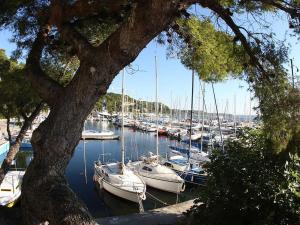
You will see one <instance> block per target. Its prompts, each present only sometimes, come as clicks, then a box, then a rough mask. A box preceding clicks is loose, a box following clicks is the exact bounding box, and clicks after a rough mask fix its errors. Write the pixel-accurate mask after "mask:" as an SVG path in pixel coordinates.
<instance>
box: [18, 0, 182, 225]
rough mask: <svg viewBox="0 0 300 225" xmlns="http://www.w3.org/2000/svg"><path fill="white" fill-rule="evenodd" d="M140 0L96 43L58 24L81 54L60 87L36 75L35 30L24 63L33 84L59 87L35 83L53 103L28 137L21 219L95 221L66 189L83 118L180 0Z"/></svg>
mask: <svg viewBox="0 0 300 225" xmlns="http://www.w3.org/2000/svg"><path fill="white" fill-rule="evenodd" d="M138 2H139V3H137V4H134V5H135V6H134V7H133V9H132V10H133V12H132V15H131V16H130V17H129V18H128V20H126V21H125V22H124V23H123V24H122V25H121V26H120V27H119V28H118V29H117V30H116V31H115V32H114V33H112V34H111V35H110V36H109V37H108V38H107V39H106V40H105V41H104V42H103V43H102V44H101V45H99V46H97V47H92V46H91V45H90V44H89V43H87V41H86V40H83V39H84V38H83V37H82V36H81V35H79V34H78V33H76V30H75V29H72V27H70V25H69V26H68V25H65V24H64V25H62V26H61V34H62V37H63V38H65V39H66V40H67V41H68V42H69V43H70V44H72V45H73V46H74V47H75V49H76V50H77V54H78V57H79V59H80V67H79V69H78V70H77V72H76V74H75V75H74V78H73V79H72V81H71V82H70V83H69V84H68V85H67V87H65V88H63V90H61V88H58V87H57V85H52V83H51V82H47V80H46V79H45V80H38V79H37V78H36V76H37V74H35V73H34V72H37V73H39V72H40V70H38V69H36V67H37V63H38V62H36V61H35V60H36V59H37V58H38V57H39V56H38V55H39V54H41V52H42V47H41V46H42V44H43V42H42V38H43V35H42V34H38V36H37V39H36V41H35V43H34V44H33V48H32V52H31V53H30V54H29V62H28V63H27V68H28V71H29V73H28V74H29V76H31V83H32V84H35V83H34V82H35V81H36V82H42V83H43V84H44V85H43V86H47V85H48V86H50V87H52V86H53V88H52V89H51V90H56V89H57V90H59V93H56V92H53V93H52V92H51V91H50V92H49V93H48V94H47V93H45V89H41V88H39V86H38V85H35V87H36V88H37V90H38V91H39V93H40V96H42V98H43V99H46V101H47V102H48V103H49V104H50V105H51V112H50V114H49V116H48V118H47V119H46V120H45V121H44V122H43V123H41V124H40V126H39V127H38V128H37V129H36V130H35V131H34V133H33V136H32V139H31V143H32V145H33V150H34V158H33V160H32V162H31V164H30V165H29V167H28V169H27V172H26V174H25V176H24V179H23V184H22V211H23V220H24V222H25V224H28V225H32V224H45V223H49V224H51V225H57V224H60V225H62V224H63V225H71V224H72V225H77V224H78V225H79V224H80V225H82V224H83V225H91V224H97V223H96V222H95V221H94V220H93V218H92V217H91V215H90V214H89V212H88V210H87V208H86V206H85V205H84V203H82V202H81V201H80V200H79V199H78V198H77V197H76V195H75V194H74V193H73V191H72V190H71V189H70V188H69V186H68V183H67V181H66V179H65V176H64V173H65V169H66V167H67V165H68V163H69V161H70V159H71V158H72V155H73V153H74V149H75V147H76V145H77V144H78V142H79V140H80V138H81V133H82V128H83V124H84V121H85V118H86V117H87V116H88V115H89V113H90V112H91V110H92V108H93V107H94V105H95V103H96V102H97V100H98V99H99V97H100V96H101V95H104V94H105V93H106V91H107V89H108V88H109V85H110V84H111V82H112V80H113V79H114V78H115V76H116V75H117V74H118V73H119V71H120V70H121V69H123V68H124V67H125V66H126V65H128V64H129V63H131V62H132V61H133V60H134V59H135V58H136V57H137V56H138V54H139V53H140V52H141V51H142V49H143V48H145V46H146V45H147V44H148V43H149V42H150V41H151V40H152V39H153V38H154V37H155V36H156V35H158V34H159V33H160V32H161V31H162V30H163V29H165V28H166V27H167V26H168V25H169V24H170V22H171V21H172V19H174V18H175V15H178V8H179V5H180V4H179V2H180V1H179V0H175V1H170V0H169V1H166V0H147V1H144V0H143V1H138ZM145 18H147V19H145ZM30 60H31V61H32V62H30ZM30 71H33V72H32V73H30ZM45 82H47V83H46V84H45Z"/></svg>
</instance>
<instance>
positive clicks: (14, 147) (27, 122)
mask: <svg viewBox="0 0 300 225" xmlns="http://www.w3.org/2000/svg"><path fill="white" fill-rule="evenodd" d="M42 107H43V104H42V103H40V104H39V105H38V106H37V107H36V108H35V110H34V111H33V112H32V114H31V115H30V116H29V117H25V118H24V123H23V125H22V127H21V130H20V132H19V134H18V136H17V138H16V140H15V142H14V143H12V142H11V138H10V147H9V150H8V152H7V155H6V158H5V159H4V160H3V163H2V165H1V168H0V184H1V183H2V181H3V179H4V177H5V174H6V173H7V172H8V170H9V168H10V166H11V163H12V161H13V160H14V158H15V157H16V155H17V153H18V152H19V149H20V145H21V143H22V141H23V139H24V136H25V134H26V132H27V130H28V129H29V128H30V126H31V125H32V122H33V121H34V119H35V118H36V117H37V115H38V114H39V113H40V111H41V109H42ZM7 121H9V119H8V120H7Z"/></svg>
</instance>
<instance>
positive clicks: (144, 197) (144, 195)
mask: <svg viewBox="0 0 300 225" xmlns="http://www.w3.org/2000/svg"><path fill="white" fill-rule="evenodd" d="M140 198H141V199H142V200H143V201H144V200H146V194H145V192H144V193H143V194H142V195H140Z"/></svg>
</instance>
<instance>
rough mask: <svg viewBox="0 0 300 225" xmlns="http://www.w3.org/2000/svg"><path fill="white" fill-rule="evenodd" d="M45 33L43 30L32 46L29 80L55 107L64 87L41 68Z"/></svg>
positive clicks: (28, 64) (43, 97) (28, 59)
mask: <svg viewBox="0 0 300 225" xmlns="http://www.w3.org/2000/svg"><path fill="white" fill-rule="evenodd" d="M44 38H45V33H44V31H43V30H41V31H40V32H39V33H38V34H37V37H36V39H35V41H34V43H33V45H32V48H31V50H30V53H29V55H28V58H27V61H26V72H27V78H28V79H29V81H30V82H31V85H32V86H33V87H34V89H35V90H36V91H37V93H38V94H39V96H40V97H41V98H42V99H43V100H44V101H45V102H46V103H47V104H48V105H49V106H53V105H54V104H55V100H56V99H57V96H59V94H61V93H62V91H63V87H62V86H61V85H59V83H57V82H56V81H55V80H53V79H52V78H50V77H49V76H48V75H47V74H46V73H45V72H44V71H43V70H42V68H41V66H40V58H41V55H42V51H43V48H44Z"/></svg>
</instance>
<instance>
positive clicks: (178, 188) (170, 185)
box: [139, 174, 185, 194]
mask: <svg viewBox="0 0 300 225" xmlns="http://www.w3.org/2000/svg"><path fill="white" fill-rule="evenodd" d="M139 176H140V177H141V179H142V180H143V181H144V182H145V183H146V185H148V186H150V187H153V188H156V189H159V190H162V191H167V192H172V193H176V194H177V193H180V192H182V191H184V189H185V185H184V182H174V181H168V180H162V179H158V178H153V177H148V176H146V175H142V174H139Z"/></svg>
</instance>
